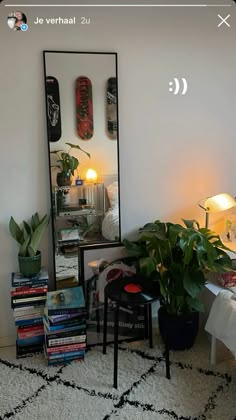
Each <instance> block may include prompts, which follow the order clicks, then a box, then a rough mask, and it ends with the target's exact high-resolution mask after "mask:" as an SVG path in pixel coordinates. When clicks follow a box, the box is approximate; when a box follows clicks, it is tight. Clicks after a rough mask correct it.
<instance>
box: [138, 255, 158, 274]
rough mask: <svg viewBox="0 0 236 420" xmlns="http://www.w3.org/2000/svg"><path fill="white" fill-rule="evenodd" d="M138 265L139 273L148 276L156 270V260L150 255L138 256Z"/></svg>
mask: <svg viewBox="0 0 236 420" xmlns="http://www.w3.org/2000/svg"><path fill="white" fill-rule="evenodd" d="M139 267H140V271H141V273H143V274H144V275H146V276H148V277H149V276H150V275H151V274H152V273H153V272H154V271H156V261H155V260H154V259H153V258H151V257H143V258H140V260H139Z"/></svg>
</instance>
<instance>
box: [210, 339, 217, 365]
mask: <svg viewBox="0 0 236 420" xmlns="http://www.w3.org/2000/svg"><path fill="white" fill-rule="evenodd" d="M215 364H216V337H214V335H212V336H211V365H215Z"/></svg>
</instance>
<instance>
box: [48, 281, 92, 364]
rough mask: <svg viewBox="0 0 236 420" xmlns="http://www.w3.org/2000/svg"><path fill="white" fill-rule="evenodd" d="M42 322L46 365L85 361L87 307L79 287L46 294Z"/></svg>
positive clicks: (81, 289)
mask: <svg viewBox="0 0 236 420" xmlns="http://www.w3.org/2000/svg"><path fill="white" fill-rule="evenodd" d="M43 322H44V332H45V355H46V358H47V361H48V365H58V364H66V363H68V362H71V361H72V360H83V359H84V355H85V350H86V308H85V300H84V293H83V288H82V287H81V286H78V287H73V288H69V289H61V290H56V291H53V292H48V294H47V301H46V306H45V308H44V319H43Z"/></svg>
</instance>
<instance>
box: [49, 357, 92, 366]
mask: <svg viewBox="0 0 236 420" xmlns="http://www.w3.org/2000/svg"><path fill="white" fill-rule="evenodd" d="M73 360H74V361H76V362H81V361H82V360H84V357H83V356H82V357H78V356H73V357H66V358H63V359H56V360H52V361H50V360H48V366H63V365H68V364H69V363H70V362H72V361H73Z"/></svg>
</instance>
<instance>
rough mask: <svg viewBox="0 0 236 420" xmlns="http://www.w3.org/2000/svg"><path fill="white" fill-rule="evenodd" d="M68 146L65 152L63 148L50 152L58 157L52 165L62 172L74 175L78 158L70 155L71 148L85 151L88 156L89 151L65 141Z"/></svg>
mask: <svg viewBox="0 0 236 420" xmlns="http://www.w3.org/2000/svg"><path fill="white" fill-rule="evenodd" d="M66 144H68V146H69V149H68V151H67V152H65V151H64V150H53V151H51V152H50V153H52V154H55V155H56V156H57V157H58V160H57V164H56V165H52V167H55V168H59V169H60V171H61V172H64V173H66V174H68V175H74V171H75V170H76V169H77V168H78V166H79V160H78V159H77V158H76V157H75V156H71V155H70V151H71V149H77V150H80V151H81V152H83V153H85V154H86V155H87V156H88V157H89V158H90V157H91V156H90V153H88V152H86V151H85V150H83V149H82V148H81V147H80V146H78V145H77V144H72V143H66Z"/></svg>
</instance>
